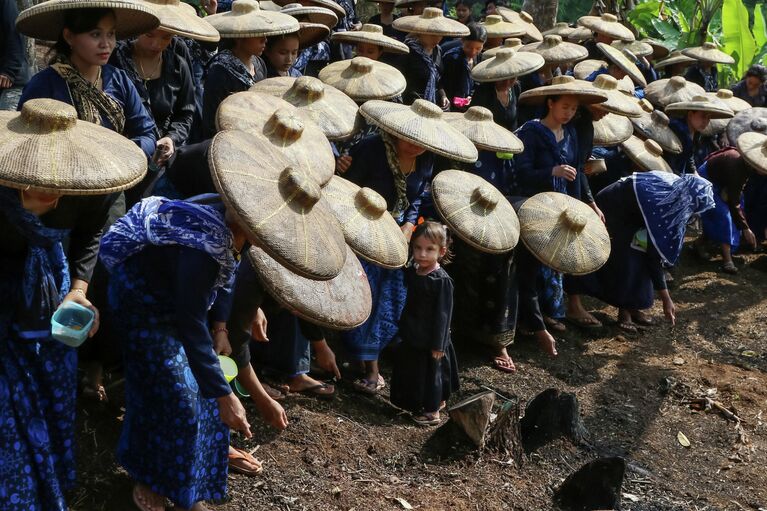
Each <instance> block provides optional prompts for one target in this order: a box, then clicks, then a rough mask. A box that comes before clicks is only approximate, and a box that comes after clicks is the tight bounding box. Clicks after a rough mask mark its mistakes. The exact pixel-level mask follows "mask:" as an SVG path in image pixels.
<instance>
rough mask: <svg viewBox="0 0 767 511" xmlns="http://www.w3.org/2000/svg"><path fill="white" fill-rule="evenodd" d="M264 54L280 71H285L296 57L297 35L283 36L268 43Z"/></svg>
mask: <svg viewBox="0 0 767 511" xmlns="http://www.w3.org/2000/svg"><path fill="white" fill-rule="evenodd" d="M264 56H266V58H267V59H269V62H270V63H271V64H272V66H273V67H274V68H275V69H276V70H277V71H279V72H280V73H287V72H288V71H289V70H290V67H291V66H292V65H293V63H294V62H295V61H296V59H297V58H298V37H283V38H281V39H278V40H276V41H275V42H274V43H272V44H269V45H268V46H267V48H266V50H264Z"/></svg>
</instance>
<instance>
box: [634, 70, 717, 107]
mask: <svg viewBox="0 0 767 511" xmlns="http://www.w3.org/2000/svg"><path fill="white" fill-rule="evenodd" d="M644 93H645V97H646V98H647V99H648V100H650V103H652V104H653V106H654V107H655V108H666V106H668V105H670V104H671V103H679V102H680V101H690V100H691V99H692V98H694V97H695V96H702V95H704V94H706V91H705V90H704V89H703V87H701V86H700V85H698V84H697V83H695V82H688V81H687V80H685V79H684V77H682V76H674V77H671V78H666V79H663V80H656V81H654V82H652V83H650V84H648V85H647V87H645V89H644Z"/></svg>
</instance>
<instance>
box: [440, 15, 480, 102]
mask: <svg viewBox="0 0 767 511" xmlns="http://www.w3.org/2000/svg"><path fill="white" fill-rule="evenodd" d="M467 27H468V28H469V35H468V36H466V37H464V38H463V39H462V40H461V45H460V46H456V47H455V48H451V49H450V50H448V51H447V52H446V53H445V55H444V56H443V57H442V65H443V66H444V70H443V72H442V88H443V89H444V91H445V95H447V99H448V100H449V101H450V105H451V107H452V110H457V111H461V112H463V111H465V110H466V109H467V108H468V106H469V102H470V101H471V96H472V93H473V92H474V80H472V79H471V70H472V68H473V67H474V66H475V65H476V64H477V63H478V62H479V54H480V53H482V48H483V47H484V45H485V42H486V41H487V30H485V27H483V26H482V25H479V24H477V23H469V24H468V25H467Z"/></svg>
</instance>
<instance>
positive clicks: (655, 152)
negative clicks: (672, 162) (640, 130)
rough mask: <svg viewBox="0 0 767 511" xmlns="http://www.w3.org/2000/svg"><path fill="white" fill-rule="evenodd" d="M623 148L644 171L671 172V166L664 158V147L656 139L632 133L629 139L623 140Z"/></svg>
mask: <svg viewBox="0 0 767 511" xmlns="http://www.w3.org/2000/svg"><path fill="white" fill-rule="evenodd" d="M621 148H623V152H624V153H626V155H627V156H628V157H629V158H630V159H631V161H633V162H634V163H635V164H636V165H637V166H638V167H639V168H640V169H641V170H642V171H644V172H649V171H651V170H662V171H664V172H671V167H669V165H668V163H666V160H664V159H663V148H662V147H661V146H660V145H659V144H658V143H657V142H656V141H655V140H650V139H648V140H642V139H641V138H639V137H637V136H634V135H631V136H630V137H629V138H628V140H624V141H623V142H621Z"/></svg>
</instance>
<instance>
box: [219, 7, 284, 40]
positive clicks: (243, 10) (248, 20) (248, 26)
mask: <svg viewBox="0 0 767 511" xmlns="http://www.w3.org/2000/svg"><path fill="white" fill-rule="evenodd" d="M205 20H207V22H208V23H210V24H211V25H213V27H215V29H216V30H218V32H219V34H221V37H223V38H224V39H235V38H237V39H239V38H246V37H269V36H275V35H282V34H290V33H293V32H297V31H298V21H296V19H295V18H293V17H291V16H288V15H287V14H281V13H279V12H271V11H264V10H262V9H261V7H260V5H259V3H258V2H256V0H235V1H234V2H233V3H232V10H231V11H229V12H222V13H221V14H213V15H212V16H207V17H206V18H205Z"/></svg>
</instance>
